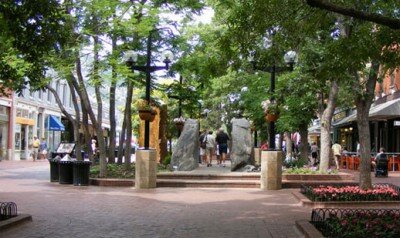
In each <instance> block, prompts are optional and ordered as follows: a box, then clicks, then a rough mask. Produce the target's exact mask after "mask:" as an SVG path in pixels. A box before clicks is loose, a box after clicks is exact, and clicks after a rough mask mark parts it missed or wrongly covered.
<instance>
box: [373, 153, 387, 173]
mask: <svg viewBox="0 0 400 238" xmlns="http://www.w3.org/2000/svg"><path fill="white" fill-rule="evenodd" d="M380 160H384V161H385V162H387V155H386V154H385V148H384V147H381V148H380V149H379V153H378V154H376V156H375V158H374V159H373V160H372V161H371V166H372V168H373V169H374V171H375V170H376V165H377V164H378V162H379V161H380Z"/></svg>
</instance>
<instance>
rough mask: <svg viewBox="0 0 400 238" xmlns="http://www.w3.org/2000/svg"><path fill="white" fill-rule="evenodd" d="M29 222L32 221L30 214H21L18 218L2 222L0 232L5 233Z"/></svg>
mask: <svg viewBox="0 0 400 238" xmlns="http://www.w3.org/2000/svg"><path fill="white" fill-rule="evenodd" d="M27 221H32V216H31V215H29V214H19V215H18V216H16V217H13V218H10V219H7V220H4V221H0V231H4V230H5V229H7V228H10V227H12V226H16V225H18V224H22V223H24V222H27Z"/></svg>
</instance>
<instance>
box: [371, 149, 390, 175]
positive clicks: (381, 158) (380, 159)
mask: <svg viewBox="0 0 400 238" xmlns="http://www.w3.org/2000/svg"><path fill="white" fill-rule="evenodd" d="M371 164H372V167H373V168H374V171H375V176H378V175H383V176H387V175H388V168H387V166H388V158H387V155H386V153H385V148H383V147H381V148H380V149H379V153H378V154H377V155H376V157H375V158H374V160H373V161H372V162H371Z"/></svg>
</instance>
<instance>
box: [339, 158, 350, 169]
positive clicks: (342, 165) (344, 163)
mask: <svg viewBox="0 0 400 238" xmlns="http://www.w3.org/2000/svg"><path fill="white" fill-rule="evenodd" d="M347 157H348V156H346V155H342V157H341V158H340V168H341V169H347Z"/></svg>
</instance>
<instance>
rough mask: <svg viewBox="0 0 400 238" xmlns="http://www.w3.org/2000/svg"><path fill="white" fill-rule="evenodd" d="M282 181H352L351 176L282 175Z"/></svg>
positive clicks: (343, 174)
mask: <svg viewBox="0 0 400 238" xmlns="http://www.w3.org/2000/svg"><path fill="white" fill-rule="evenodd" d="M282 180H288V181H289V180H299V181H321V180H323V181H349V180H354V176H353V175H352V174H347V173H339V174H283V175H282Z"/></svg>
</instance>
